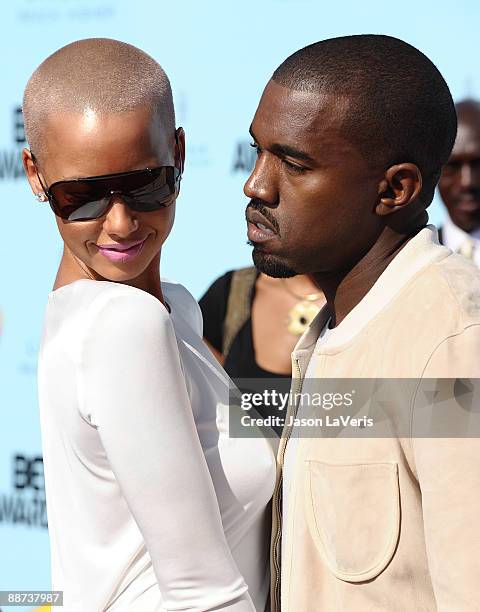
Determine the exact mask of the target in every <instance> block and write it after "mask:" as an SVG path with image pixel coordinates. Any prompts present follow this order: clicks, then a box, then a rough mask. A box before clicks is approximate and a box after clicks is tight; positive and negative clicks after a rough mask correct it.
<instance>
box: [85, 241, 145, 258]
mask: <svg viewBox="0 0 480 612" xmlns="http://www.w3.org/2000/svg"><path fill="white" fill-rule="evenodd" d="M147 238H148V236H147ZM147 238H143V239H142V240H135V241H133V240H130V241H126V242H122V243H117V244H101V245H100V244H97V245H96V246H97V248H98V251H99V252H100V253H101V254H102V255H103V256H104V257H106V258H107V259H108V260H110V261H113V262H114V263H127V262H129V261H132V259H135V257H136V256H137V255H138V254H139V253H140V251H141V250H142V248H143V245H144V244H145V241H146V239H147Z"/></svg>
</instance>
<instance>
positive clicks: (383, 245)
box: [312, 228, 415, 327]
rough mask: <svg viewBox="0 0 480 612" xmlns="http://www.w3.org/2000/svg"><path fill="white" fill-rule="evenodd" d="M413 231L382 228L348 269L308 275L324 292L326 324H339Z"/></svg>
mask: <svg viewBox="0 0 480 612" xmlns="http://www.w3.org/2000/svg"><path fill="white" fill-rule="evenodd" d="M414 235H415V234H408V235H407V234H398V233H397V232H394V231H392V230H390V229H388V228H386V229H385V230H384V232H383V233H382V234H381V236H380V238H379V239H378V240H377V241H376V242H375V244H374V245H373V246H372V247H371V248H370V250H369V251H368V252H367V253H366V254H365V255H364V256H363V257H362V258H361V259H360V260H359V261H357V263H356V264H355V265H354V266H353V267H351V268H350V269H349V270H347V271H342V272H341V273H335V272H334V273H332V274H328V275H325V274H313V275H312V277H313V278H314V280H315V282H316V283H317V284H318V286H319V287H321V288H322V291H323V292H324V293H325V297H326V299H327V304H328V307H329V310H330V312H331V317H332V321H331V323H330V327H336V326H337V325H339V324H340V323H341V322H342V321H343V319H344V318H345V317H346V316H347V315H348V314H349V312H350V311H351V310H353V309H354V308H355V306H356V305H357V304H358V303H359V302H360V301H361V300H362V299H363V298H364V297H365V295H366V294H367V293H368V292H369V291H370V289H371V288H372V287H373V285H374V284H375V283H376V281H377V279H378V278H379V276H380V275H381V274H382V272H383V271H384V270H385V269H386V268H387V266H388V265H389V263H390V262H391V261H392V260H393V259H394V257H395V256H396V255H397V254H398V253H399V252H400V251H401V250H402V249H403V247H404V246H405V245H406V244H407V242H408V241H409V240H410V239H411V238H413V236H414Z"/></svg>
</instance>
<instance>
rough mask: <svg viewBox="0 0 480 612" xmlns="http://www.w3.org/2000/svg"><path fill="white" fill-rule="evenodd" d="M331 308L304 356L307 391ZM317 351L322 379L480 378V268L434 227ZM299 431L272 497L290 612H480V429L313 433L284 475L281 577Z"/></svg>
mask: <svg viewBox="0 0 480 612" xmlns="http://www.w3.org/2000/svg"><path fill="white" fill-rule="evenodd" d="M327 318H328V313H327V312H326V310H325V309H324V310H323V311H321V312H320V313H319V315H318V316H317V317H316V319H315V320H314V322H313V323H312V325H311V327H310V328H309V329H308V330H307V331H306V332H305V334H304V335H303V336H302V338H301V339H300V341H299V343H298V344H297V346H296V347H295V350H294V352H293V353H292V362H293V374H294V380H293V382H292V385H293V387H294V388H295V389H297V390H298V389H301V384H302V378H303V377H304V375H305V371H306V367H307V365H308V362H309V360H310V358H311V356H312V352H313V350H314V347H315V342H316V339H317V338H318V335H319V333H320V330H321V329H322V327H323V326H324V324H325V322H326V320H327ZM316 351H317V358H318V360H317V367H316V377H318V378H328V379H338V378H372V379H378V378H409V379H417V380H418V381H419V385H421V383H422V381H424V380H426V379H431V378H455V377H462V378H480V272H479V271H478V270H477V268H476V267H475V266H474V265H473V264H471V263H470V262H468V261H467V260H466V259H464V258H463V257H461V256H459V255H456V254H453V253H452V252H451V251H450V250H449V249H447V248H446V247H443V246H440V245H439V244H438V239H437V233H436V230H435V228H434V227H433V226H430V225H429V226H427V227H426V228H424V229H423V230H421V231H420V232H419V233H418V234H417V235H416V236H415V237H414V238H412V239H411V240H410V241H409V242H408V243H407V244H406V245H405V247H404V248H403V249H402V250H401V251H400V252H399V253H398V255H397V256H396V257H395V258H394V259H393V260H392V262H391V263H390V264H389V266H388V267H387V268H386V270H385V271H384V272H383V274H382V275H381V276H380V277H379V279H378V280H377V282H376V283H375V285H374V286H373V287H372V289H371V290H370V291H369V292H368V294H367V295H366V296H365V297H364V299H363V300H362V301H361V302H360V303H359V304H358V305H357V306H356V307H355V308H354V309H353V310H352V311H351V312H350V313H349V314H348V316H347V317H346V318H345V319H344V320H343V321H342V322H341V323H340V324H339V326H338V327H337V328H335V331H334V333H332V334H331V336H330V337H329V338H328V339H327V340H326V342H325V343H324V344H322V345H320V346H319V347H318V349H316ZM419 385H413V386H412V391H411V397H409V398H408V402H409V403H410V404H411V406H412V414H415V410H416V402H417V399H418V398H417V394H418V393H419V392H418V388H419ZM407 388H408V389H410V387H408V385H407ZM402 399H403V400H405V398H402ZM477 403H480V402H478V401H477ZM296 409H297V407H296V406H295V405H294V404H293V405H291V406H290V408H289V415H294V414H295V413H296ZM391 414H392V415H393V419H395V406H394V404H393V408H391ZM289 415H287V421H288V416H289ZM290 435H291V428H288V427H286V428H285V430H284V433H283V437H282V440H281V444H280V447H279V454H278V463H279V467H278V473H277V486H276V490H275V495H274V502H273V514H274V516H273V535H272V607H273V610H274V611H276V612H278V611H279V610H280V604H279V599H280V584H281V612H434V611H436V612H475V611H476V610H480V439H479V438H478V437H468V438H467V437H464V438H460V437H455V438H453V437H449V438H447V437H443V438H438V437H429V438H427V437H422V438H419V437H416V436H415V435H412V436H405V437H396V436H394V435H391V436H389V437H381V438H380V437H378V438H375V437H372V438H367V439H365V438H355V437H353V438H344V439H342V438H332V437H330V438H320V437H312V438H301V439H300V440H299V443H298V447H297V451H296V454H295V461H294V467H293V470H292V471H291V472H290V473H291V474H292V477H291V479H290V482H285V483H284V486H285V487H288V500H289V502H288V503H289V507H288V512H287V522H286V525H284V532H283V534H282V537H281V547H282V554H281V557H282V568H281V581H280V580H279V577H280V576H279V569H278V568H279V560H280V541H279V535H280V531H281V529H280V527H281V489H282V482H281V479H282V468H283V460H284V455H285V448H286V444H288V439H289V437H290ZM402 435H403V434H402Z"/></svg>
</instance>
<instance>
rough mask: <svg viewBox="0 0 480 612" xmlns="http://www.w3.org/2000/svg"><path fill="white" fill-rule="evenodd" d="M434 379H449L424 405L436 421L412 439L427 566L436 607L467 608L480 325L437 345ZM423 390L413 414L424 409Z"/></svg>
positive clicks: (430, 373)
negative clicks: (429, 431)
mask: <svg viewBox="0 0 480 612" xmlns="http://www.w3.org/2000/svg"><path fill="white" fill-rule="evenodd" d="M433 378H444V379H450V380H443V381H437V384H438V389H439V392H438V393H437V394H436V397H435V401H433V402H432V401H430V408H427V410H430V418H431V419H433V420H432V421H431V422H432V423H435V426H434V427H432V430H431V435H430V436H429V437H415V429H414V431H413V436H414V437H413V439H412V445H413V450H414V460H415V466H416V472H417V477H418V481H419V485H420V490H421V495H422V507H423V519H424V529H425V541H426V547H427V556H428V565H429V570H430V575H431V579H432V585H433V589H434V594H435V599H436V602H437V610H438V612H471V611H472V610H476V609H478V602H479V601H480V582H479V576H480V555H479V554H478V550H479V546H480V438H479V429H480V427H479V423H478V414H479V408H480V393H479V389H478V387H479V384H478V379H480V326H479V325H473V326H471V327H467V328H466V329H464V330H463V332H461V333H459V334H457V335H455V336H452V337H449V338H447V339H445V340H444V341H443V342H442V343H441V344H440V345H439V346H438V347H437V349H436V350H435V351H434V353H433V354H432V356H431V358H430V360H429V363H428V365H427V367H426V369H425V372H424V377H423V379H433ZM423 379H422V380H423ZM462 379H463V380H462ZM421 387H422V385H420V388H419V393H417V398H416V404H415V406H414V411H422V410H425V402H423V406H420V404H421V403H422V400H421V397H420V395H421V391H422V389H421ZM432 397H433V396H430V398H432ZM419 418H420V417H419ZM439 419H441V420H439ZM449 431H451V432H452V437H448V436H449V435H450V434H449ZM453 435H455V437H453ZM441 436H442V437H441ZM460 436H461V437H460Z"/></svg>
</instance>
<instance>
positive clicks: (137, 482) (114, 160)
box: [23, 39, 275, 612]
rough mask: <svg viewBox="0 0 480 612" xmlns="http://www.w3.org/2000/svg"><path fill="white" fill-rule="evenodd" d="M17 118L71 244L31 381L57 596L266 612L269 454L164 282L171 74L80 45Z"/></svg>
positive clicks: (172, 136)
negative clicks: (232, 413) (236, 429)
mask: <svg viewBox="0 0 480 612" xmlns="http://www.w3.org/2000/svg"><path fill="white" fill-rule="evenodd" d="M23 112H24V118H25V129H26V134H27V139H28V142H29V145H30V150H28V149H25V150H24V151H23V163H24V167H25V172H26V174H27V177H28V180H29V183H30V185H31V187H32V190H33V192H34V194H35V196H36V197H37V198H38V200H39V201H40V202H45V203H46V202H48V203H49V204H50V207H51V209H52V211H53V213H54V214H55V221H56V224H57V227H58V230H59V232H60V235H61V237H62V239H63V242H64V250H63V256H62V259H61V262H60V266H59V269H58V273H57V277H56V280H55V284H54V287H53V290H52V292H51V293H50V294H49V296H48V304H47V308H46V313H45V322H44V330H43V337H42V344H41V350H40V356H39V372H38V384H39V405H40V416H41V428H42V445H43V454H44V465H45V480H46V494H47V512H48V523H49V530H50V538H51V554H52V588H53V589H54V590H60V591H63V592H64V609H65V610H66V611H67V610H68V611H69V612H73V611H82V612H83V611H88V612H91V611H92V612H93V611H95V612H97V611H100V610H109V611H123V610H125V611H126V610H128V611H129V612H134V611H138V612H140V611H141V612H149V611H152V612H153V611H162V610H191V611H193V610H195V611H208V610H217V611H220V610H228V611H229V612H255V611H257V612H258V611H261V612H263V610H264V608H265V605H266V600H267V592H268V561H267V550H268V543H267V541H266V540H267V530H266V529H265V516H266V507H267V504H268V502H269V499H270V497H271V495H272V492H273V486H274V478H275V474H274V472H275V467H274V466H275V464H274V457H273V453H272V451H271V449H270V447H269V445H268V443H267V441H266V440H265V439H264V438H260V437H259V438H255V439H242V440H238V439H237V440H234V439H230V438H229V437H228V415H227V414H226V409H227V406H228V391H229V379H228V377H227V376H226V375H225V373H224V371H223V370H222V369H221V368H220V366H219V365H218V364H217V363H216V361H215V359H214V358H213V356H212V355H211V353H210V352H209V351H208V349H207V348H206V347H205V345H204V344H203V342H202V340H201V334H202V321H201V315H200V311H199V309H198V305H197V304H196V302H195V300H194V299H193V298H192V296H191V295H190V294H189V293H188V291H187V290H186V289H184V288H183V287H182V286H181V285H178V284H175V283H170V282H165V281H161V279H160V255H161V249H162V245H163V243H164V242H165V240H166V239H167V236H168V235H169V233H170V230H171V228H172V224H173V220H174V214H175V201H176V198H177V196H178V193H179V188H180V179H181V175H182V170H183V162H184V156H185V136H184V132H183V130H182V129H181V128H178V129H175V117H174V109H173V102H172V93H171V88H170V83H169V80H168V78H167V76H166V74H165V72H164V71H163V70H162V68H161V67H160V66H159V65H158V64H157V63H156V62H155V61H154V60H153V59H152V58H151V57H149V56H148V55H146V54H145V53H143V52H142V51H140V50H139V49H137V48H135V47H132V46H131V45H128V44H125V43H121V42H118V41H114V40H108V39H89V40H82V41H77V42H75V43H72V44H70V45H67V46H66V47H63V48H62V49H60V50H59V51H57V52H56V53H54V54H53V55H51V56H50V57H48V58H47V59H46V60H45V61H44V62H43V63H42V64H41V65H40V66H39V67H38V68H37V70H36V71H35V72H34V73H33V75H32V77H31V78H30V80H29V82H28V84H27V87H26V90H25V96H24V106H23ZM45 213H47V209H45ZM246 457H248V470H247V469H246V468H245V465H246V464H245V458H246Z"/></svg>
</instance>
